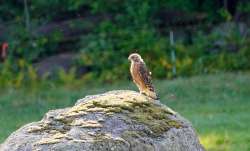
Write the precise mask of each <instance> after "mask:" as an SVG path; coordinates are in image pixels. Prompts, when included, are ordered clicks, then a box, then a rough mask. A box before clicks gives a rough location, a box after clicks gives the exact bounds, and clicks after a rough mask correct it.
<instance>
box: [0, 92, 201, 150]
mask: <svg viewBox="0 0 250 151" xmlns="http://www.w3.org/2000/svg"><path fill="white" fill-rule="evenodd" d="M0 150H1V151H51V150H52V151H65V150H66V151H68V150H69V151H204V148H203V147H202V145H201V144H200V142H199V140H198V137H197V134H196V132H195V130H194V129H193V127H192V126H191V123H190V122H188V121H187V120H186V119H184V118H183V117H181V116H180V115H179V114H178V113H176V112H174V111H173V110H171V109H170V108H168V107H167V106H165V105H163V104H161V103H160V102H159V101H154V100H152V99H150V98H148V97H146V96H144V95H141V94H140V93H137V92H134V91H128V90H120V91H110V92H107V93H104V94H100V95H94V96H87V97H85V98H83V99H80V100H78V101H77V103H76V104H75V105H74V106H73V107H69V108H65V109H58V110H52V111H49V112H48V113H47V114H46V115H45V116H44V118H43V119H42V120H41V121H39V122H33V123H30V124H27V125H25V126H23V127H21V128H20V129H19V130H17V131H15V132H13V133H12V134H11V135H10V136H9V137H8V138H7V139H6V141H5V142H4V143H3V144H2V145H1V146H0Z"/></svg>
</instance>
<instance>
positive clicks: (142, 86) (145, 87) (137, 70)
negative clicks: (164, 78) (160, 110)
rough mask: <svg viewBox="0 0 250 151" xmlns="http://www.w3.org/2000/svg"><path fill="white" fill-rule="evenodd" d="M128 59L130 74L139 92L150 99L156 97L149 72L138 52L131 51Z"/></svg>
mask: <svg viewBox="0 0 250 151" xmlns="http://www.w3.org/2000/svg"><path fill="white" fill-rule="evenodd" d="M128 60H130V61H131V66H130V73H131V76H132V78H133V81H134V83H135V84H136V86H137V87H138V89H139V91H140V93H141V94H144V95H146V96H148V97H150V98H152V99H155V100H156V99H158V97H157V94H156V92H155V89H154V86H153V84H152V80H151V72H150V71H149V70H148V69H147V66H146V64H145V63H144V61H143V59H142V58H141V56H140V55H139V54H138V53H132V54H130V55H129V57H128Z"/></svg>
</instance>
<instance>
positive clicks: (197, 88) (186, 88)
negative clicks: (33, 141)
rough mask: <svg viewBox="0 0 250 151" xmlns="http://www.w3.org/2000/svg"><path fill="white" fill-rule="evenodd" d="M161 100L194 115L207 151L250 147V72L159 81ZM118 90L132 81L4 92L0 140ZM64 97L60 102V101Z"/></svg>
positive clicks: (0, 93) (1, 94) (0, 102)
mask: <svg viewBox="0 0 250 151" xmlns="http://www.w3.org/2000/svg"><path fill="white" fill-rule="evenodd" d="M155 83H156V88H157V89H158V92H159V94H160V98H161V101H162V102H163V103H165V104H167V105H168V106H170V107H171V108H173V109H174V110H175V111H177V112H179V113H180V114H181V115H183V116H184V117H186V118H187V119H189V120H190V121H191V122H192V123H193V125H194V127H195V128H196V130H197V132H198V134H199V137H200V140H201V143H202V144H203V145H204V146H205V148H206V149H207V150H208V151H234V150H240V151H248V150H250V135H248V134H249V133H250V127H249V124H250V116H249V114H250V110H249V106H250V93H249V92H250V73H224V74H217V75H203V76H197V77H192V78H178V79H175V80H171V81H170V80H164V81H156V82H155ZM114 89H134V90H136V87H135V86H134V85H133V84H132V82H124V83H119V84H114V85H104V86H103V85H102V86H96V85H93V86H91V88H89V85H83V86H82V87H81V88H79V87H74V86H70V87H63V86H60V87H56V86H54V85H47V86H42V87H39V88H37V89H33V90H30V89H21V90H15V89H5V90H1V91H0V113H1V115H0V121H1V122H0V142H3V141H4V139H5V138H6V137H7V136H8V135H9V134H10V133H11V132H12V131H14V130H16V129H17V128H19V127H20V126H22V125H23V124H25V123H29V122H31V121H37V120H40V119H41V118H42V115H43V114H44V113H45V112H47V111H48V110H50V109H56V108H62V107H66V106H72V105H73V104H74V103H75V101H76V100H77V99H78V98H82V97H84V96H85V95H89V94H97V93H102V92H106V91H109V90H114ZM58 100H59V101H58Z"/></svg>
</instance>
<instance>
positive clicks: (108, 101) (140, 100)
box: [33, 92, 181, 136]
mask: <svg viewBox="0 0 250 151" xmlns="http://www.w3.org/2000/svg"><path fill="white" fill-rule="evenodd" d="M93 112H101V113H103V114H106V115H108V116H113V115H115V114H116V113H123V114H126V115H127V116H128V117H129V118H128V119H124V120H130V119H132V121H133V122H136V123H141V124H144V125H146V126H148V127H149V129H150V130H151V131H152V132H153V134H154V135H155V136H159V135H161V134H162V133H163V132H166V131H167V130H168V129H170V128H173V127H174V128H180V127H181V123H179V122H178V121H175V120H171V119H170V118H169V116H170V114H173V112H172V111H170V110H168V109H167V108H165V107H162V106H160V105H157V104H155V103H154V102H153V100H152V99H149V98H147V97H145V96H143V95H140V94H135V93H133V94H131V92H126V93H124V94H119V95H116V94H109V95H106V96H100V97H97V98H94V99H93V100H88V101H86V102H83V103H80V104H78V105H76V106H74V107H72V108H71V109H69V110H68V111H67V112H64V113H62V114H60V115H58V116H56V117H55V120H56V121H58V122H61V123H62V124H63V125H64V127H65V128H67V127H70V126H80V127H87V128H90V127H93V128H97V127H99V128H101V127H102V126H101V124H100V123H99V122H98V121H95V123H93V122H92V123H91V122H90V123H89V122H86V121H85V122H81V123H80V124H76V121H75V120H76V119H77V118H76V116H81V115H86V114H88V113H93ZM49 127H50V128H53V126H49ZM42 129H43V128H42ZM42 129H41V128H35V129H34V130H33V131H40V130H42ZM57 131H61V132H63V131H64V128H63V129H62V130H57Z"/></svg>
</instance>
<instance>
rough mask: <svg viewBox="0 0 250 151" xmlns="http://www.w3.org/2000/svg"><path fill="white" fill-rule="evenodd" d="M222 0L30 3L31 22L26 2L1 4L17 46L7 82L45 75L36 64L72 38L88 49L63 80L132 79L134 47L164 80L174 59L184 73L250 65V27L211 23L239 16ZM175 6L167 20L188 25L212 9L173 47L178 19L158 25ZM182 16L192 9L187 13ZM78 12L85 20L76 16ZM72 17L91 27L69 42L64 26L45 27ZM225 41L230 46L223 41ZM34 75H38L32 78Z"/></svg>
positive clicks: (4, 75) (241, 6)
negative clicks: (222, 29) (83, 70)
mask: <svg viewBox="0 0 250 151" xmlns="http://www.w3.org/2000/svg"><path fill="white" fill-rule="evenodd" d="M220 2H222V1H215V0H204V1H200V0H186V1H183V0H155V1H151V0H144V1H134V0H127V1H125V0H122V1H120V0H110V1H109V2H108V3H107V2H106V1H103V0H94V1H92V0H83V1H75V0H53V1H49V2H48V1H43V0H36V1H28V14H29V16H30V28H28V27H27V26H25V22H26V21H27V16H25V13H24V11H23V10H24V8H23V7H24V2H23V1H6V2H4V3H3V2H0V3H1V5H0V16H1V19H0V23H3V25H4V26H5V27H6V28H4V31H5V32H4V34H3V35H0V39H1V41H7V42H8V43H9V46H10V48H9V50H10V51H9V57H8V60H7V61H6V62H5V63H1V65H0V70H1V74H0V76H1V78H0V84H2V85H11V84H13V85H15V86H17V87H19V86H20V85H22V84H25V83H26V81H28V80H27V79H30V78H31V79H36V80H37V79H38V78H39V77H38V76H37V75H35V70H34V69H33V67H32V65H33V63H35V62H37V61H39V60H42V59H43V58H45V57H47V56H50V55H54V54H57V53H59V52H61V51H62V50H61V49H66V48H67V46H66V45H67V43H71V47H70V49H71V51H73V52H76V53H79V54H80V55H79V58H78V60H76V65H75V67H73V68H74V69H72V70H71V72H70V73H66V72H65V73H64V72H62V71H60V72H59V73H58V76H57V77H56V78H55V79H58V81H57V82H62V81H63V82H62V83H70V81H71V82H72V81H73V80H72V78H76V77H78V78H79V77H80V79H85V81H88V80H97V81H100V82H113V81H117V80H120V79H127V78H129V77H130V76H129V74H128V67H129V63H128V60H127V56H128V55H129V54H130V53H131V52H138V53H140V54H141V55H142V56H143V58H144V60H145V61H146V63H147V65H148V66H149V68H150V69H151V70H152V73H153V77H155V78H159V79H165V78H172V77H173V73H172V72H171V69H172V68H173V65H174V64H176V67H177V76H190V75H195V74H202V73H214V72H218V71H221V70H222V71H237V70H249V69H250V67H249V66H250V63H249V60H250V59H249V54H250V51H249V49H250V46H249V41H250V37H249V31H248V34H246V35H242V34H240V33H241V31H238V30H236V29H232V30H231V31H233V32H229V34H228V35H226V36H224V35H220V34H218V33H216V32H213V31H211V30H208V29H207V26H211V25H212V28H215V27H217V26H218V23H220V22H229V21H233V19H234V16H233V14H231V12H230V11H229V10H228V9H227V8H225V7H222V6H221V4H220ZM249 5H250V4H249V2H246V1H243V0H241V1H239V2H238V5H237V7H236V11H238V13H241V12H243V13H248V12H249ZM167 11H169V12H174V13H173V14H176V16H165V17H167V19H165V20H162V21H163V22H168V18H171V17H172V18H176V20H177V21H178V22H181V23H182V21H183V20H185V19H186V18H185V15H187V16H189V15H190V16H192V15H193V14H198V15H197V16H199V15H201V14H205V15H204V16H206V20H205V22H204V23H205V25H203V24H198V23H197V24H198V25H199V26H197V27H194V29H195V32H194V33H192V34H191V37H189V38H185V35H184V36H183V37H184V38H183V37H182V39H184V40H183V41H181V40H180V41H178V40H177V41H176V44H175V45H174V46H170V44H169V38H168V37H169V36H168V32H169V30H170V29H173V28H176V27H175V26H177V25H166V26H164V27H160V25H159V24H158V21H159V19H161V17H162V16H164V15H165V14H164V13H163V12H167ZM48 12H49V13H48ZM179 14H184V18H183V16H182V15H179ZM170 15H171V13H170ZM178 15H179V16H178ZM194 16H195V15H194ZM201 16H202V15H201ZM76 18H80V19H82V21H79V22H77V21H76V22H75V21H73V20H74V19H76ZM187 18H188V17H187ZM191 18H192V17H191ZM193 18H195V17H193ZM85 20H86V21H85ZM64 21H69V24H68V25H67V26H70V27H71V28H69V29H70V30H74V29H84V30H86V31H85V32H86V33H85V32H84V33H83V34H81V35H77V36H78V38H75V39H73V40H72V39H71V40H69V41H66V40H65V39H68V38H70V37H65V35H64V32H65V31H64V29H56V30H54V31H53V32H50V33H41V32H39V29H40V28H41V27H44V26H45V25H51V24H52V25H54V24H56V25H58V24H59V23H62V24H63V23H64ZM236 24H237V23H236ZM52 25H51V26H52ZM63 25H64V24H63ZM58 26H59V25H58ZM64 26H66V25H64ZM183 26H184V27H181V28H178V27H177V30H179V29H180V30H181V31H182V28H184V29H183V31H185V30H187V28H189V27H185V23H184V25H183ZM45 27H47V26H45ZM59 27H61V26H59ZM0 28H1V27H0ZM47 28H50V26H48V27H47ZM62 28H63V27H62ZM162 28H163V29H162ZM188 30H189V29H188ZM45 31H46V30H45ZM63 31H64V32H63ZM76 31H77V30H76ZM76 31H72V32H73V33H74V32H76ZM75 34H77V33H75ZM177 35H178V34H177ZM74 36H75V35H73V37H74ZM79 37H80V38H79ZM217 43H223V44H219V47H217ZM232 49H233V51H231V50H232ZM171 50H175V51H176V55H177V60H176V63H173V62H172V61H171V60H170V52H171ZM63 51H65V50H63ZM19 60H23V61H24V62H25V64H26V65H25V67H20V64H19ZM79 66H87V67H90V68H91V72H89V73H87V74H85V75H83V76H79V75H77V73H73V72H77V68H78V67H79ZM31 69H32V70H31ZM31 71H34V73H33V72H31ZM31 73H32V74H31ZM29 74H31V77H29V76H27V75H29ZM67 74H69V76H68V77H67V76H66V75H67ZM32 77H33V78H32ZM34 77H35V78H34ZM6 81H8V82H6ZM65 81H68V82H65Z"/></svg>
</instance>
